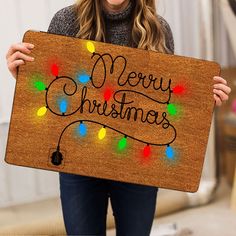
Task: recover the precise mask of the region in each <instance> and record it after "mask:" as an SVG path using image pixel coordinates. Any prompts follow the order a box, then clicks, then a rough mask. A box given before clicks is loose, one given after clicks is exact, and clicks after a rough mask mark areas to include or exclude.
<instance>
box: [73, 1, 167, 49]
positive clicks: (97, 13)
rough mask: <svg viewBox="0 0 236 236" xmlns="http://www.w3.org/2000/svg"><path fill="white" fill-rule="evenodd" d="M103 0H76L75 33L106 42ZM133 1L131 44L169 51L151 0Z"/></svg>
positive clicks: (153, 2) (80, 36)
mask: <svg viewBox="0 0 236 236" xmlns="http://www.w3.org/2000/svg"><path fill="white" fill-rule="evenodd" d="M101 1H104V0H77V3H76V5H75V6H76V11H77V15H78V19H77V22H78V24H79V25H78V26H79V32H78V33H77V35H76V36H77V37H78V38H81V39H90V40H95V41H101V42H106V29H105V23H104V19H103V16H102V3H101ZM130 1H133V4H134V6H135V7H134V11H133V17H132V19H131V22H130V23H131V26H132V35H131V37H130V38H131V42H130V43H131V46H132V47H137V48H141V49H146V50H152V51H157V52H163V53H170V50H169V49H168V48H167V47H166V40H165V33H164V29H163V27H162V25H161V23H160V21H159V18H158V16H157V13H156V5H155V0H130Z"/></svg>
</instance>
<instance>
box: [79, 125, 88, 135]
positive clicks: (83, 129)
mask: <svg viewBox="0 0 236 236" xmlns="http://www.w3.org/2000/svg"><path fill="white" fill-rule="evenodd" d="M77 133H78V134H79V135H80V136H81V137H85V136H86V135H87V126H86V125H85V124H83V123H81V124H80V125H79V126H78V128H77Z"/></svg>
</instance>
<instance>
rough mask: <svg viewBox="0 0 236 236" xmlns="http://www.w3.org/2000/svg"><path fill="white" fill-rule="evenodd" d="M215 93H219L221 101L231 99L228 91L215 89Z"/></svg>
mask: <svg viewBox="0 0 236 236" xmlns="http://www.w3.org/2000/svg"><path fill="white" fill-rule="evenodd" d="M213 93H214V94H215V95H218V97H219V98H220V99H221V101H227V100H228V99H229V96H228V95H227V94H226V93H224V92H223V91H222V90H218V89H213Z"/></svg>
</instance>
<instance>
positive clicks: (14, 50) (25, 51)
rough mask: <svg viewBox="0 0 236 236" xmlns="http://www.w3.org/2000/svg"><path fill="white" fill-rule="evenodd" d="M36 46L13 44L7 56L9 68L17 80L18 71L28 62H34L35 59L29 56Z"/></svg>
mask: <svg viewBox="0 0 236 236" xmlns="http://www.w3.org/2000/svg"><path fill="white" fill-rule="evenodd" d="M33 48H34V45H33V44H31V43H16V44H13V45H12V46H11V47H10V48H9V50H8V52H7V55H6V59H7V66H8V69H9V71H10V72H11V74H12V75H13V77H14V78H15V79H16V76H17V69H18V67H19V66H20V65H23V64H25V62H26V61H31V62H32V61H34V58H33V57H31V56H29V54H30V53H31V50H32V49H33Z"/></svg>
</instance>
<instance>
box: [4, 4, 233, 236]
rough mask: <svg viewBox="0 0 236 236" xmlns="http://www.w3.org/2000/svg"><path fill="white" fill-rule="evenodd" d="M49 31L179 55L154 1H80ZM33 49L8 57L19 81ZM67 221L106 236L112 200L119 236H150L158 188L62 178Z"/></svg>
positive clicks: (220, 96) (223, 92)
mask: <svg viewBox="0 0 236 236" xmlns="http://www.w3.org/2000/svg"><path fill="white" fill-rule="evenodd" d="M48 32H50V33H55V34H62V35H68V36H75V37H79V38H82V39H91V40H96V41H104V42H108V43H114V44H120V45H126V46H130V47H138V48H142V49H146V50H153V51H158V52H163V53H174V41H173V37H172V32H171V29H170V27H169V25H168V23H167V22H166V21H165V20H164V19H163V18H162V17H160V16H157V15H156V8H155V0H96V1H94V0H80V1H78V3H77V4H75V5H73V6H69V7H66V8H64V9H62V10H60V11H59V12H58V13H56V14H55V16H54V17H53V19H52V21H51V24H50V26H49V30H48ZM33 47H34V45H32V44H30V43H18V44H14V45H13V46H11V48H10V49H9V51H8V53H7V62H8V68H9V70H10V72H11V73H12V75H13V76H14V77H15V78H16V75H17V68H18V66H20V65H22V64H24V63H25V62H28V61H33V60H34V58H32V57H30V52H31V50H32V49H33ZM213 79H214V81H215V85H214V88H213V96H214V99H215V102H216V104H217V105H219V106H220V105H221V104H222V102H223V101H226V100H227V99H228V94H229V93H230V88H229V87H228V86H227V82H226V80H224V79H223V78H221V77H214V78H213ZM59 175H60V190H61V203H62V210H63V217H64V222H65V226H66V231H67V233H68V234H69V235H99V236H100V235H105V234H106V214H107V204H108V199H109V198H110V200H111V205H112V209H113V214H114V217H115V223H116V229H117V235H118V236H126V235H127V236H148V235H149V234H150V231H151V226H152V222H153V218H154V213H155V206H156V195H157V191H158V188H156V187H150V186H143V185H138V184H129V183H122V182H118V181H111V180H104V179H98V178H92V177H85V176H80V175H73V174H65V173H60V174H59Z"/></svg>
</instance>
